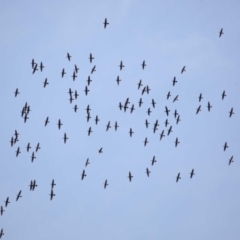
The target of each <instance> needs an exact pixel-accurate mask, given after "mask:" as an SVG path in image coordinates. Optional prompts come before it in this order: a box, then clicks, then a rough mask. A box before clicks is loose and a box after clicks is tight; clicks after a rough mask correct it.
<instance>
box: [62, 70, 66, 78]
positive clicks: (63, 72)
mask: <svg viewBox="0 0 240 240" xmlns="http://www.w3.org/2000/svg"><path fill="white" fill-rule="evenodd" d="M64 74H66V72H65V71H64V68H63V70H62V78H63V77H64Z"/></svg>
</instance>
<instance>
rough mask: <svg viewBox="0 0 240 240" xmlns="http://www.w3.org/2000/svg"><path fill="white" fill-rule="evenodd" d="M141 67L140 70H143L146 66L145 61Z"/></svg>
mask: <svg viewBox="0 0 240 240" xmlns="http://www.w3.org/2000/svg"><path fill="white" fill-rule="evenodd" d="M141 65H142V69H143V70H144V67H146V66H147V65H146V64H145V60H144V61H143V63H142V64H141Z"/></svg>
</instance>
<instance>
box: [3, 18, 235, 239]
mask: <svg viewBox="0 0 240 240" xmlns="http://www.w3.org/2000/svg"><path fill="white" fill-rule="evenodd" d="M103 24H104V28H106V27H107V25H108V24H109V23H108V22H107V19H105V20H104V23H103ZM222 34H223V29H221V30H220V32H219V37H221V36H222ZM67 59H68V61H71V55H70V54H69V53H67ZM89 60H90V63H92V62H93V60H94V57H93V55H92V54H91V53H90V56H89ZM31 66H32V74H35V73H36V71H38V64H37V63H36V62H35V61H34V59H32V62H31ZM146 66H147V65H146V63H145V60H144V61H143V62H142V64H141V67H142V69H143V70H144V69H145V67H146ZM124 67H125V66H124V65H123V61H120V65H119V68H120V71H121V70H123V68H124ZM39 69H40V71H41V72H42V71H43V69H44V65H43V63H42V62H41V63H40V64H39ZM78 70H79V68H78V67H77V65H76V64H75V65H74V71H73V75H72V79H73V81H75V79H76V78H77V74H78ZM95 71H96V65H95V66H94V67H93V68H92V70H91V74H93V73H94V72H95ZM185 71H186V66H184V67H183V68H182V70H181V74H183V73H184V72H185ZM65 74H66V72H65V69H64V68H63V69H62V71H61V77H62V78H64V76H65ZM91 81H92V80H91V77H90V76H88V79H87V85H86V87H85V89H84V92H85V95H88V93H89V91H90V90H89V86H90V84H91ZM120 81H121V79H120V77H119V76H117V79H116V82H117V85H119V84H120ZM176 83H177V80H176V77H174V78H173V81H172V85H173V86H175V85H176ZM48 84H49V83H48V80H47V78H46V79H45V81H44V82H43V87H44V88H45V87H46V86H47V85H48ZM137 89H138V90H141V95H144V93H146V94H149V92H150V90H151V89H150V87H149V86H148V85H146V86H144V87H143V84H142V80H140V81H139V82H138V83H137ZM18 94H20V92H19V90H18V88H17V89H16V91H15V92H14V95H15V97H17V96H18ZM68 94H69V97H70V98H69V101H70V103H72V101H73V100H74V99H77V98H78V96H79V94H78V92H77V90H75V92H73V91H72V90H71V88H69V91H68ZM170 97H171V92H170V91H169V92H168V93H167V100H168V99H169V98H170ZM221 97H222V100H224V98H225V97H226V93H225V91H223V93H222V95H221ZM202 98H203V96H202V93H200V95H199V97H198V100H199V102H201V100H202ZM175 101H178V95H177V96H175V97H174V99H173V103H174V102H175ZM129 104H130V101H129V98H127V99H126V100H125V102H123V103H121V102H120V103H119V105H118V107H119V109H120V111H122V110H123V111H124V112H126V111H127V109H129V110H130V113H132V112H133V111H134V110H135V106H134V104H132V106H131V107H130V106H129ZM142 104H143V100H142V97H141V98H140V100H139V102H138V106H139V108H140V107H141V106H142ZM156 104H157V103H156V102H155V100H154V99H152V102H151V105H152V108H155V107H156ZM211 108H212V106H211V104H210V102H208V105H207V109H208V111H209V112H210V111H211ZM73 109H74V111H75V112H77V110H78V106H77V105H75V106H74V108H73ZM30 111H31V109H30V105H29V104H28V103H27V102H26V103H25V105H24V106H23V108H22V110H21V117H22V118H23V119H24V122H25V123H26V122H27V120H28V119H29V114H30ZM90 111H91V109H90V105H88V106H87V108H86V113H87V116H86V118H87V122H88V121H89V120H90V118H91V115H90ZM200 111H201V104H200V105H199V107H198V108H197V109H196V114H198V113H199V112H200ZM151 112H152V111H151V108H150V107H149V108H148V110H147V115H148V116H150V114H151ZM169 112H170V110H169V109H168V107H167V106H165V113H166V116H167V119H166V121H165V122H164V125H165V127H166V128H167V127H168V124H169V122H168V116H169ZM233 114H234V112H233V108H231V110H230V112H229V117H232V115H233ZM174 118H175V119H176V124H178V123H179V121H181V119H180V114H179V113H178V112H177V110H175V111H174ZM99 121H100V119H99V117H98V115H96V117H95V119H94V122H95V124H96V125H97V124H98V122H99ZM49 122H50V121H49V117H47V118H46V119H45V121H44V126H45V127H46V126H47V125H48V124H49ZM62 125H63V123H62V122H61V119H59V120H58V122H57V127H58V129H59V130H60V129H61V126H62ZM145 126H146V128H148V126H149V122H148V120H147V119H146V120H145ZM158 126H159V123H158V120H156V121H155V123H154V126H153V132H154V133H155V132H156V131H157V130H158ZM118 127H119V126H118V122H117V121H116V122H115V124H114V129H115V131H117V129H118ZM110 128H111V123H110V121H109V122H108V123H107V125H106V131H108V130H109V129H110ZM165 131H166V133H165ZM171 132H173V127H172V125H171V126H170V127H169V128H168V129H167V130H165V129H163V130H162V131H161V133H160V134H159V135H160V140H162V139H163V137H165V135H164V134H166V135H167V136H169V135H170V134H171ZM91 133H92V128H91V127H89V128H88V130H87V134H88V136H90V135H91ZM133 134H134V132H133V129H132V128H130V129H129V135H130V137H132V136H133ZM18 136H19V133H18V131H17V130H15V132H14V134H13V136H12V137H11V140H10V144H11V146H14V145H15V144H16V143H17V142H18V141H19V137H18ZM68 139H69V138H68V136H67V134H66V133H64V135H63V141H64V143H65V144H66V143H67V140H68ZM143 143H144V146H146V145H147V144H148V139H147V137H146V138H145V139H144V141H143ZM179 143H180V142H179V139H178V137H177V138H176V139H175V147H177V146H178V144H179ZM227 148H228V145H227V142H225V144H224V146H223V150H224V151H225V150H226V149H227ZM30 149H31V145H30V142H29V143H28V144H27V146H26V150H27V152H29V151H30ZM40 149H41V148H40V143H38V144H37V146H36V148H35V151H33V152H32V155H31V156H30V158H31V162H34V159H36V156H35V153H37V152H38V150H40ZM98 152H99V153H103V148H102V147H101V148H100V149H99V150H98ZM20 153H21V152H20V147H18V148H17V150H16V157H17V156H18V155H19V154H20ZM155 162H156V158H155V156H153V158H152V160H151V165H152V166H153V165H154V163H155ZM232 162H233V156H232V157H231V158H230V159H229V163H228V164H229V165H230V164H231V163H232ZM89 164H90V162H89V158H87V160H86V163H85V167H87V166H88V165H89ZM146 174H147V176H148V177H149V176H150V171H149V169H148V168H146ZM194 175H195V172H194V169H192V170H191V172H190V178H192V177H193V176H194ZM86 176H87V175H86V172H85V169H83V171H82V174H81V180H83V179H84V178H85V177H86ZM127 177H128V179H129V181H130V182H131V181H132V178H133V175H132V173H131V171H129V172H128V176H127ZM180 179H181V176H180V172H179V173H178V174H177V176H176V182H178V181H179V180H180ZM50 185H51V191H50V194H49V195H50V200H52V199H53V197H54V196H55V193H54V191H53V189H54V186H55V185H56V183H55V182H54V179H53V180H52V182H51V183H50ZM108 185H109V183H108V180H107V179H106V180H105V181H104V183H103V187H104V189H106V188H107V186H108ZM37 186H38V185H37V183H36V180H31V182H30V185H29V187H30V191H34V190H35V188H36V187H37ZM21 194H22V190H20V191H19V193H18V194H17V197H16V201H18V200H19V198H20V197H22V196H21ZM9 203H10V201H9V197H7V199H6V201H5V208H6V207H7V206H8V204H9ZM4 211H5V210H4V208H3V206H1V208H0V214H1V215H3V212H4ZM3 235H4V232H3V229H1V231H0V238H1V237H2V236H3Z"/></svg>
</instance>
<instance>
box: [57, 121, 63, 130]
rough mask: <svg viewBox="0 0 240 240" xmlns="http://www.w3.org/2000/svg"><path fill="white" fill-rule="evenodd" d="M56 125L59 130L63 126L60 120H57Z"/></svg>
mask: <svg viewBox="0 0 240 240" xmlns="http://www.w3.org/2000/svg"><path fill="white" fill-rule="evenodd" d="M57 125H58V129H60V128H61V126H62V125H63V124H62V123H61V119H59V120H58V123H57Z"/></svg>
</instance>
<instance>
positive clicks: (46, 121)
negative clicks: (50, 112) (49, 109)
mask: <svg viewBox="0 0 240 240" xmlns="http://www.w3.org/2000/svg"><path fill="white" fill-rule="evenodd" d="M48 119H49V118H48V117H47V118H46V120H45V126H47V124H48V123H49V120H48Z"/></svg>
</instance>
